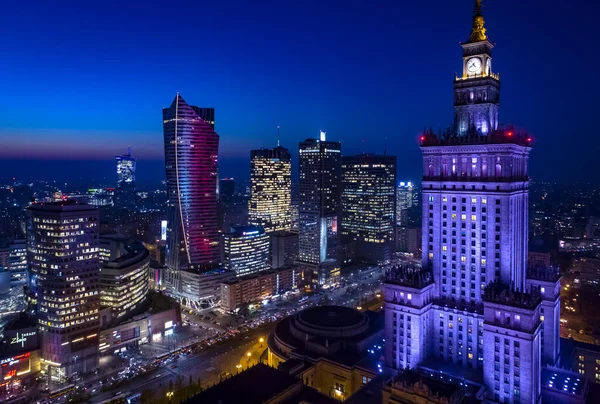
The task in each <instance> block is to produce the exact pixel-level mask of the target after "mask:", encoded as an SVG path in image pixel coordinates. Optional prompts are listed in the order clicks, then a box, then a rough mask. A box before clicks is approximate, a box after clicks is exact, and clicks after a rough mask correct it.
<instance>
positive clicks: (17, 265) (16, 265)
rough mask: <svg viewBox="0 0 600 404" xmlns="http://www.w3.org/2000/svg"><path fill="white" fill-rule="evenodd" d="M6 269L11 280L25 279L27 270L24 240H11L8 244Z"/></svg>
mask: <svg viewBox="0 0 600 404" xmlns="http://www.w3.org/2000/svg"><path fill="white" fill-rule="evenodd" d="M8 269H9V270H10V273H11V276H12V277H13V278H18V279H21V278H23V279H24V278H25V276H26V274H25V271H26V269H27V243H26V240H13V241H12V242H11V243H10V255H9V263H8Z"/></svg>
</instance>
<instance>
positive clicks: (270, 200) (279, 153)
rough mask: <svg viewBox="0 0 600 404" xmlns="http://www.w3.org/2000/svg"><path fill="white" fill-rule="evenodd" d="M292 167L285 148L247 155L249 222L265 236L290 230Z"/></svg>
mask: <svg viewBox="0 0 600 404" xmlns="http://www.w3.org/2000/svg"><path fill="white" fill-rule="evenodd" d="M291 203H292V164H291V160H290V153H289V151H288V149H286V148H285V147H281V146H277V147H276V148H274V149H259V150H252V151H251V152H250V202H249V205H248V220H249V222H250V224H251V225H253V226H261V227H263V228H264V229H265V231H266V232H267V233H271V232H274V231H289V230H291V229H292V218H291V215H290V208H291Z"/></svg>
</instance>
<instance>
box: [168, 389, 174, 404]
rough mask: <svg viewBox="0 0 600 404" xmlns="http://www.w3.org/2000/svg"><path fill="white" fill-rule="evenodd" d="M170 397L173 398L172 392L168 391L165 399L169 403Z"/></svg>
mask: <svg viewBox="0 0 600 404" xmlns="http://www.w3.org/2000/svg"><path fill="white" fill-rule="evenodd" d="M171 397H173V392H172V391H168V392H167V398H168V399H169V402H171Z"/></svg>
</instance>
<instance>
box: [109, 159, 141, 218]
mask: <svg viewBox="0 0 600 404" xmlns="http://www.w3.org/2000/svg"><path fill="white" fill-rule="evenodd" d="M115 161H116V162H117V188H116V189H115V195H114V204H115V206H117V207H120V208H128V209H133V208H135V205H136V204H135V202H136V201H135V157H133V156H132V155H131V149H130V148H128V149H127V154H123V155H121V156H115Z"/></svg>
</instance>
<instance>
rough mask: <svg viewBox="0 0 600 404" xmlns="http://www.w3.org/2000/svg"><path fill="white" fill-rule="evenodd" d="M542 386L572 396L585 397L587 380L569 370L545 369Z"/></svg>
mask: <svg viewBox="0 0 600 404" xmlns="http://www.w3.org/2000/svg"><path fill="white" fill-rule="evenodd" d="M542 386H543V387H544V388H545V389H553V390H557V391H559V392H561V393H563V394H568V395H572V396H582V395H585V392H586V391H585V389H586V379H585V377H583V376H581V377H580V376H579V375H578V374H577V373H574V372H572V371H569V370H564V369H555V368H543V369H542Z"/></svg>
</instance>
